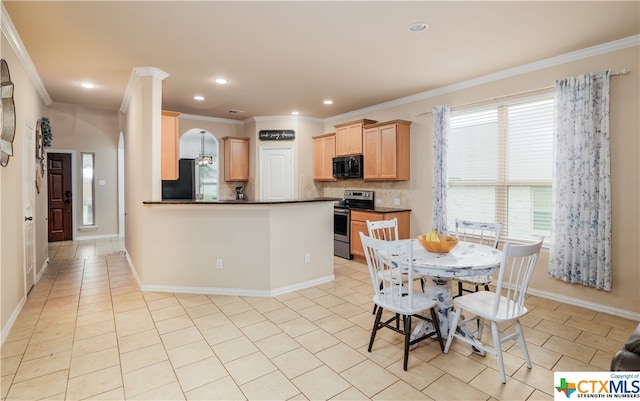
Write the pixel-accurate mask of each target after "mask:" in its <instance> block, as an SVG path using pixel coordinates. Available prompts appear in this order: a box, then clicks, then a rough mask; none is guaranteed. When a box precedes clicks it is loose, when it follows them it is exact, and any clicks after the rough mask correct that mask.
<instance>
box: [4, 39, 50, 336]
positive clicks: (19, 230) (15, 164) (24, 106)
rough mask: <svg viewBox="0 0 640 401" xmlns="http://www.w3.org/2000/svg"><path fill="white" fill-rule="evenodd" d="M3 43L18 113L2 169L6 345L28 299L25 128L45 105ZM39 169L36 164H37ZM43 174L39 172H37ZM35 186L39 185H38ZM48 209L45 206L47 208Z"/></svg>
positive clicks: (42, 256) (39, 254)
mask: <svg viewBox="0 0 640 401" xmlns="http://www.w3.org/2000/svg"><path fill="white" fill-rule="evenodd" d="M1 36H2V38H1V42H0V50H1V54H0V56H1V57H2V58H3V59H5V60H6V61H7V64H8V66H9V73H10V75H11V81H12V82H13V84H14V93H13V97H14V102H15V110H16V132H15V139H14V141H13V156H12V157H10V158H9V164H8V165H7V166H6V167H0V239H1V241H0V304H1V306H0V327H1V329H2V342H4V340H5V338H6V336H7V335H8V332H9V330H10V328H11V325H12V324H13V321H14V320H15V318H16V317H17V314H18V313H19V312H20V308H21V306H22V303H23V302H24V301H25V299H26V294H25V293H24V272H23V259H24V258H23V222H24V216H23V213H22V211H23V206H22V181H23V178H22V177H23V175H24V171H23V165H24V163H23V144H24V137H25V135H32V134H33V133H32V132H25V126H26V125H28V126H31V127H35V126H36V122H37V120H38V119H39V118H41V117H43V116H45V115H46V114H45V105H44V103H43V101H42V99H41V98H40V96H39V94H38V92H37V90H36V89H35V86H34V84H33V82H32V81H31V79H30V77H29V76H28V74H27V72H26V70H25V68H24V66H23V65H22V63H21V59H20V57H19V56H18V54H17V53H16V52H15V51H14V49H13V48H12V47H11V44H10V43H9V42H8V41H7V39H6V37H5V34H4V30H3V33H2V35H1ZM33 168H34V169H35V168H36V165H35V164H34V165H33ZM36 173H37V174H40V172H39V171H37V172H36ZM45 178H46V176H45ZM34 185H35V183H34ZM46 193H47V186H46V179H44V180H43V181H42V186H41V189H40V193H39V194H36V200H35V201H36V210H35V215H34V225H35V231H36V241H37V242H36V269H37V271H38V273H39V272H41V270H42V269H43V268H44V267H45V266H46V260H47V242H46V240H44V241H43V238H46V235H47V211H46ZM43 206H44V207H43Z"/></svg>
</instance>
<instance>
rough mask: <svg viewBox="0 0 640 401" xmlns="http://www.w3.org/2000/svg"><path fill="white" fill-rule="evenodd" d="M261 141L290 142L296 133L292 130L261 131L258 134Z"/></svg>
mask: <svg viewBox="0 0 640 401" xmlns="http://www.w3.org/2000/svg"><path fill="white" fill-rule="evenodd" d="M258 138H260V140H261V141H292V140H294V139H296V132H295V131H294V130H292V129H263V130H260V132H259V133H258Z"/></svg>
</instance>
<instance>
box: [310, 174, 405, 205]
mask: <svg viewBox="0 0 640 401" xmlns="http://www.w3.org/2000/svg"><path fill="white" fill-rule="evenodd" d="M315 185H316V187H318V188H319V189H318V193H319V196H327V197H332V198H342V197H343V195H344V190H345V189H362V190H367V191H375V199H376V206H379V207H407V208H410V207H411V202H410V199H409V193H410V191H409V188H410V181H383V182H377V181H363V180H339V181H335V182H317V183H316V184H315ZM394 199H398V200H399V201H400V204H399V205H398V204H394Z"/></svg>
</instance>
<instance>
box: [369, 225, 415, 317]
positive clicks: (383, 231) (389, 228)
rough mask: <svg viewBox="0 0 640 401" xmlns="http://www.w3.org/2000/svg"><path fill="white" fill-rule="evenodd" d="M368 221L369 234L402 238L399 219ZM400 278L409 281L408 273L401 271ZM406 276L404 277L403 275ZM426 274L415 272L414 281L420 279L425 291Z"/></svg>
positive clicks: (394, 238)
mask: <svg viewBox="0 0 640 401" xmlns="http://www.w3.org/2000/svg"><path fill="white" fill-rule="evenodd" d="M366 223H367V231H368V232H369V236H370V237H372V238H376V239H380V240H384V241H396V240H399V239H400V235H399V234H398V219H397V218H395V217H394V218H393V219H388V220H379V221H369V220H367V221H366ZM397 273H398V277H397V279H398V280H403V279H404V281H405V282H408V281H407V277H406V274H404V275H403V274H401V273H400V272H399V271H397ZM403 276H404V277H403ZM424 277H425V276H424V275H422V274H418V273H415V274H414V275H413V281H420V288H422V292H424V280H423V279H424ZM377 308H378V306H377V305H374V306H373V313H374V314H375V313H376V309H377Z"/></svg>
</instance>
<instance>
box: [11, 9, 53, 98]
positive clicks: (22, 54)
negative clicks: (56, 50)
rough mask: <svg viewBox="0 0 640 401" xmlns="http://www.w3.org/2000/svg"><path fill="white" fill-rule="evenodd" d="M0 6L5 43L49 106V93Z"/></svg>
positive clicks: (16, 32) (14, 28)
mask: <svg viewBox="0 0 640 401" xmlns="http://www.w3.org/2000/svg"><path fill="white" fill-rule="evenodd" d="M0 4H1V2H0ZM1 5H2V11H1V14H0V29H2V33H3V34H4V36H5V37H6V38H7V42H9V45H10V46H11V48H12V49H13V51H14V52H15V53H16V56H17V57H18V60H20V64H22V66H23V67H24V69H25V71H26V72H27V76H28V77H29V79H30V80H31V83H33V86H34V87H35V88H36V91H37V92H38V94H40V98H41V99H42V101H43V102H44V104H45V105H46V106H49V105H50V104H51V103H53V101H52V100H51V97H50V96H49V93H47V90H46V89H45V88H44V84H43V83H42V80H41V79H40V75H38V71H37V70H36V67H35V66H34V65H33V61H31V57H29V52H27V48H26V47H25V46H24V43H22V39H20V35H18V31H16V27H15V26H14V25H13V21H11V17H9V13H8V12H7V9H6V8H5V7H4V4H1Z"/></svg>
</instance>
